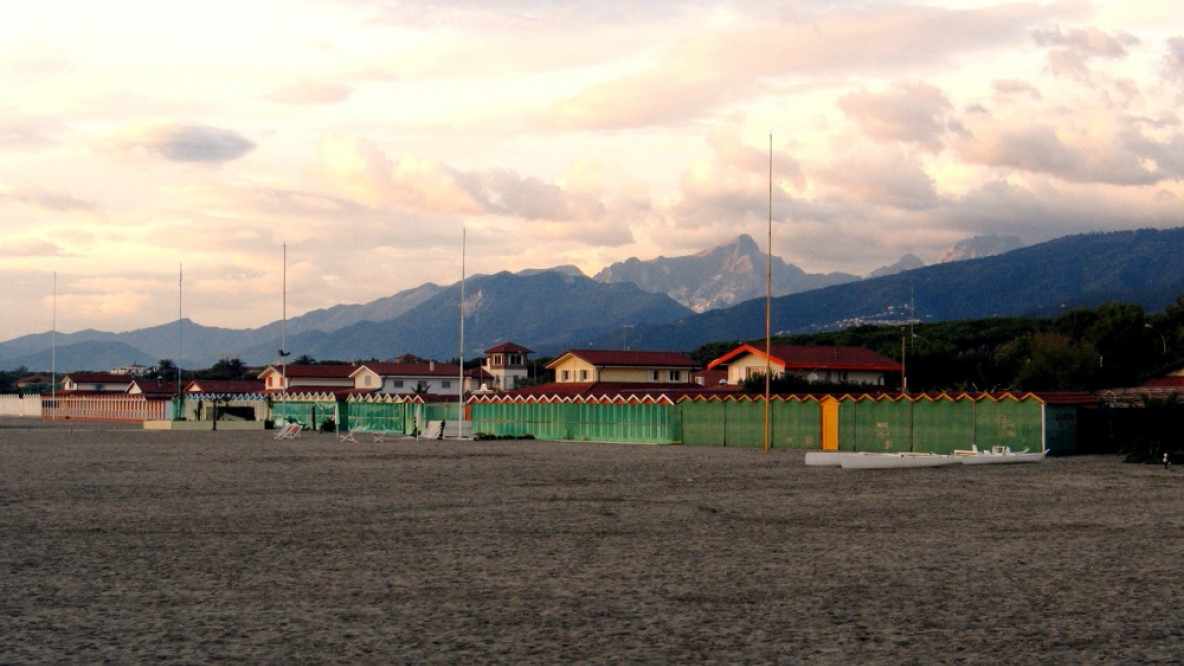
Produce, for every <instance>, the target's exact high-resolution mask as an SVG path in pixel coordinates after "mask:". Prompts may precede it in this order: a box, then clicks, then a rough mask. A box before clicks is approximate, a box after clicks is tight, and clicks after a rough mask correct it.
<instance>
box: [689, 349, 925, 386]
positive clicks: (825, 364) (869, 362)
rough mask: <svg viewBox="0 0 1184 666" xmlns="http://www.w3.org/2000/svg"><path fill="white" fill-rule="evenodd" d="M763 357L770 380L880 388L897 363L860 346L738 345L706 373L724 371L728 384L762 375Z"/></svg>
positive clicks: (895, 368)
mask: <svg viewBox="0 0 1184 666" xmlns="http://www.w3.org/2000/svg"><path fill="white" fill-rule="evenodd" d="M766 358H767V359H768V363H767V365H768V367H769V372H770V374H771V375H772V376H773V377H777V376H780V375H783V374H788V375H791V376H794V377H800V378H801V379H804V380H806V381H810V382H824V383H836V384H839V383H842V384H867V385H874V386H883V385H884V384H885V383H886V380H887V378H888V376H890V375H894V374H895V375H899V374H900V373H901V370H902V367H901V365H900V363H897V362H896V361H894V360H892V359H890V358H888V357H887V356H883V355H881V354H877V353H876V352H874V351H872V350H870V349H864V348H863V347H823V346H806V345H773V346H772V347H771V348H770V353H769V355H768V356H766V354H765V350H764V349H763V348H758V347H756V346H753V345H740V346H739V347H737V348H735V349H733V350H732V351H730V352H728V353H727V354H724V355H723V356H720V357H719V358H717V359H715V360H714V361H712V362H710V363H708V364H707V369H708V370H726V371H727V373H728V374H727V382H728V384H743V383H744V382H745V381H747V380H749V379H751V378H753V377H756V376H763V375H764V374H765V367H766Z"/></svg>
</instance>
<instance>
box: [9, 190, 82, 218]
mask: <svg viewBox="0 0 1184 666" xmlns="http://www.w3.org/2000/svg"><path fill="white" fill-rule="evenodd" d="M3 201H10V202H15V203H22V204H26V205H29V206H35V207H37V208H44V209H46V210H51V211H56V212H90V211H94V210H96V208H97V207H96V206H95V204H94V203H93V202H90V201H83V200H82V199H79V198H77V197H75V196H73V195H70V194H66V193H64V192H50V191H47V190H44V189H42V188H40V187H8V186H5V185H3V184H0V202H3Z"/></svg>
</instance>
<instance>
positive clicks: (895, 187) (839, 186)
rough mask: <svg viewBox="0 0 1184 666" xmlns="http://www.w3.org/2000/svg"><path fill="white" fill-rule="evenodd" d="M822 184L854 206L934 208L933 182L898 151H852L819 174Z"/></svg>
mask: <svg viewBox="0 0 1184 666" xmlns="http://www.w3.org/2000/svg"><path fill="white" fill-rule="evenodd" d="M818 176H819V180H820V181H821V182H823V183H824V184H825V185H826V186H827V187H828V188H833V190H834V191H835V192H836V193H837V194H838V195H839V196H841V197H843V198H845V199H847V200H849V201H851V202H855V203H861V204H865V205H866V204H871V205H882V206H887V207H890V208H900V209H908V210H918V209H923V208H928V207H931V206H933V205H934V204H935V203H936V202H937V196H936V193H935V191H934V188H933V180H932V179H931V178H930V177H929V175H928V174H927V173H925V171H924V169H922V168H921V166H920V165H919V164H918V163H917V162H916V161H914V160H912V159H909V158H908V157H907V156H906V155H905V154H904V153H903V152H901V151H897V150H876V149H872V148H869V149H865V150H857V151H853V153H852V154H850V155H848V156H847V157H846V159H844V160H842V161H840V162H836V163H833V164H831V165H829V166H828V167H826V168H825V169H823V170H820V172H819V174H818Z"/></svg>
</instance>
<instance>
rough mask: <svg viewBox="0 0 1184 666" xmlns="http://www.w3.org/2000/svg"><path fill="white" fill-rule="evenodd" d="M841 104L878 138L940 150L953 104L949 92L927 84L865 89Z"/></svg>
mask: <svg viewBox="0 0 1184 666" xmlns="http://www.w3.org/2000/svg"><path fill="white" fill-rule="evenodd" d="M838 106H839V108H840V109H842V110H843V111H844V112H845V113H846V114H847V115H848V116H850V117H851V118H852V119H854V120H855V121H856V122H857V123H858V124H859V126H860V128H861V129H862V130H863V132H864V134H867V135H868V136H870V137H871V138H873V139H875V140H877V141H900V142H902V143H911V144H915V145H917V146H920V147H923V148H925V149H927V150H931V151H937V150H940V149H941V147H942V134H943V132H944V131H945V126H946V123H945V122H944V120H943V116H944V115H945V114H946V113H948V112H949V110H950V108H951V105H950V101H949V99H948V98H947V97H946V95H945V93H943V92H942V91H941V90H939V89H937V88H935V87H933V86H931V85H929V84H926V83H907V84H902V85H901V86H899V87H898V88H897V89H896V90H893V91H888V92H880V93H875V92H870V91H867V90H863V91H860V92H857V93H853V94H850V95H847V96H845V97H842V98H840V99H839V102H838Z"/></svg>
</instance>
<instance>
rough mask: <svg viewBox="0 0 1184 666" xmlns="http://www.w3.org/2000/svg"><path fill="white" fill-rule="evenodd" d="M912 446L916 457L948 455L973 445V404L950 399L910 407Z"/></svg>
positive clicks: (918, 401)
mask: <svg viewBox="0 0 1184 666" xmlns="http://www.w3.org/2000/svg"><path fill="white" fill-rule="evenodd" d="M912 411H913V414H912V419H913V446H912V450H913V451H916V452H919V453H950V452H951V451H952V450H954V449H969V448H970V445H971V444H973V443H974V411H975V410H974V404H973V402H971V404H969V405H968V404H966V402H965V401H958V400H955V399H953V398H950V397H949V396H944V395H943V396H939V397H938V398H936V399H930V398H928V397H925V398H921V399H919V400H917V401H916V402H913V403H912Z"/></svg>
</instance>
